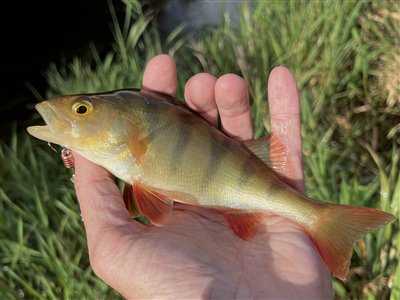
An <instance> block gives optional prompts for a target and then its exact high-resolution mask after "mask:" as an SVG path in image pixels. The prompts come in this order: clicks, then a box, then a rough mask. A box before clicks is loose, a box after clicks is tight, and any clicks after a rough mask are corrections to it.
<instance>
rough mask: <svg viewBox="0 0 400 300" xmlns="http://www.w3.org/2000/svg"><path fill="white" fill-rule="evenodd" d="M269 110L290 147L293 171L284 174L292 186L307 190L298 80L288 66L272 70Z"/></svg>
mask: <svg viewBox="0 0 400 300" xmlns="http://www.w3.org/2000/svg"><path fill="white" fill-rule="evenodd" d="M268 99H269V111H270V114H271V128H272V132H274V133H275V134H277V135H278V137H279V138H280V140H281V141H282V142H283V144H284V145H285V146H286V148H287V150H288V152H287V154H286V155H287V156H288V159H289V160H290V161H291V162H292V166H293V168H290V170H288V171H287V172H285V171H284V172H283V173H284V174H283V175H285V176H286V177H287V178H288V179H290V181H291V183H292V184H293V185H294V186H295V187H296V188H297V189H298V190H299V191H302V192H303V191H304V175H303V164H302V152H301V132H300V96H299V92H298V89H297V84H296V79H295V78H294V76H293V75H292V73H291V72H290V71H289V70H288V69H287V68H285V67H276V68H275V69H273V70H272V72H271V74H270V76H269V80H268Z"/></svg>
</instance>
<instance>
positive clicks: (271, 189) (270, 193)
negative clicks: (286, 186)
mask: <svg viewBox="0 0 400 300" xmlns="http://www.w3.org/2000/svg"><path fill="white" fill-rule="evenodd" d="M278 192H279V186H278V185H277V184H276V183H274V182H271V184H270V185H268V187H267V190H266V194H265V197H266V199H269V198H273V197H274V196H275V195H276V194H277V193H278Z"/></svg>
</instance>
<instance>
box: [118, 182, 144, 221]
mask: <svg viewBox="0 0 400 300" xmlns="http://www.w3.org/2000/svg"><path fill="white" fill-rule="evenodd" d="M122 198H123V199H124V202H125V206H126V208H127V209H128V211H129V213H130V215H131V216H132V217H133V218H137V217H139V216H140V215H141V213H140V211H139V208H138V206H137V204H136V201H135V197H134V195H133V187H132V185H130V184H125V187H124V193H123V194H122Z"/></svg>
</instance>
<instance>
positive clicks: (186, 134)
mask: <svg viewBox="0 0 400 300" xmlns="http://www.w3.org/2000/svg"><path fill="white" fill-rule="evenodd" d="M178 126H179V127H178V128H177V134H176V136H175V137H171V138H175V144H174V146H173V147H172V156H171V157H173V159H172V162H173V164H172V169H173V170H172V171H175V170H176V169H178V168H179V167H180V166H181V165H182V163H183V158H184V155H185V152H186V149H187V148H188V146H189V144H190V141H191V139H192V137H193V128H192V126H191V125H190V124H179V123H178Z"/></svg>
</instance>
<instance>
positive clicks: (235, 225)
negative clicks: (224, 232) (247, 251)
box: [224, 212, 265, 240]
mask: <svg viewBox="0 0 400 300" xmlns="http://www.w3.org/2000/svg"><path fill="white" fill-rule="evenodd" d="M264 216H265V214H263V213H246V212H224V217H225V219H226V221H228V223H229V225H230V226H231V228H232V229H233V231H234V232H235V233H236V234H237V235H238V236H239V237H241V238H242V239H244V240H250V239H251V238H252V237H253V236H254V235H255V234H256V233H257V231H258V227H259V226H260V224H261V222H262V219H263V217H264Z"/></svg>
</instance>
